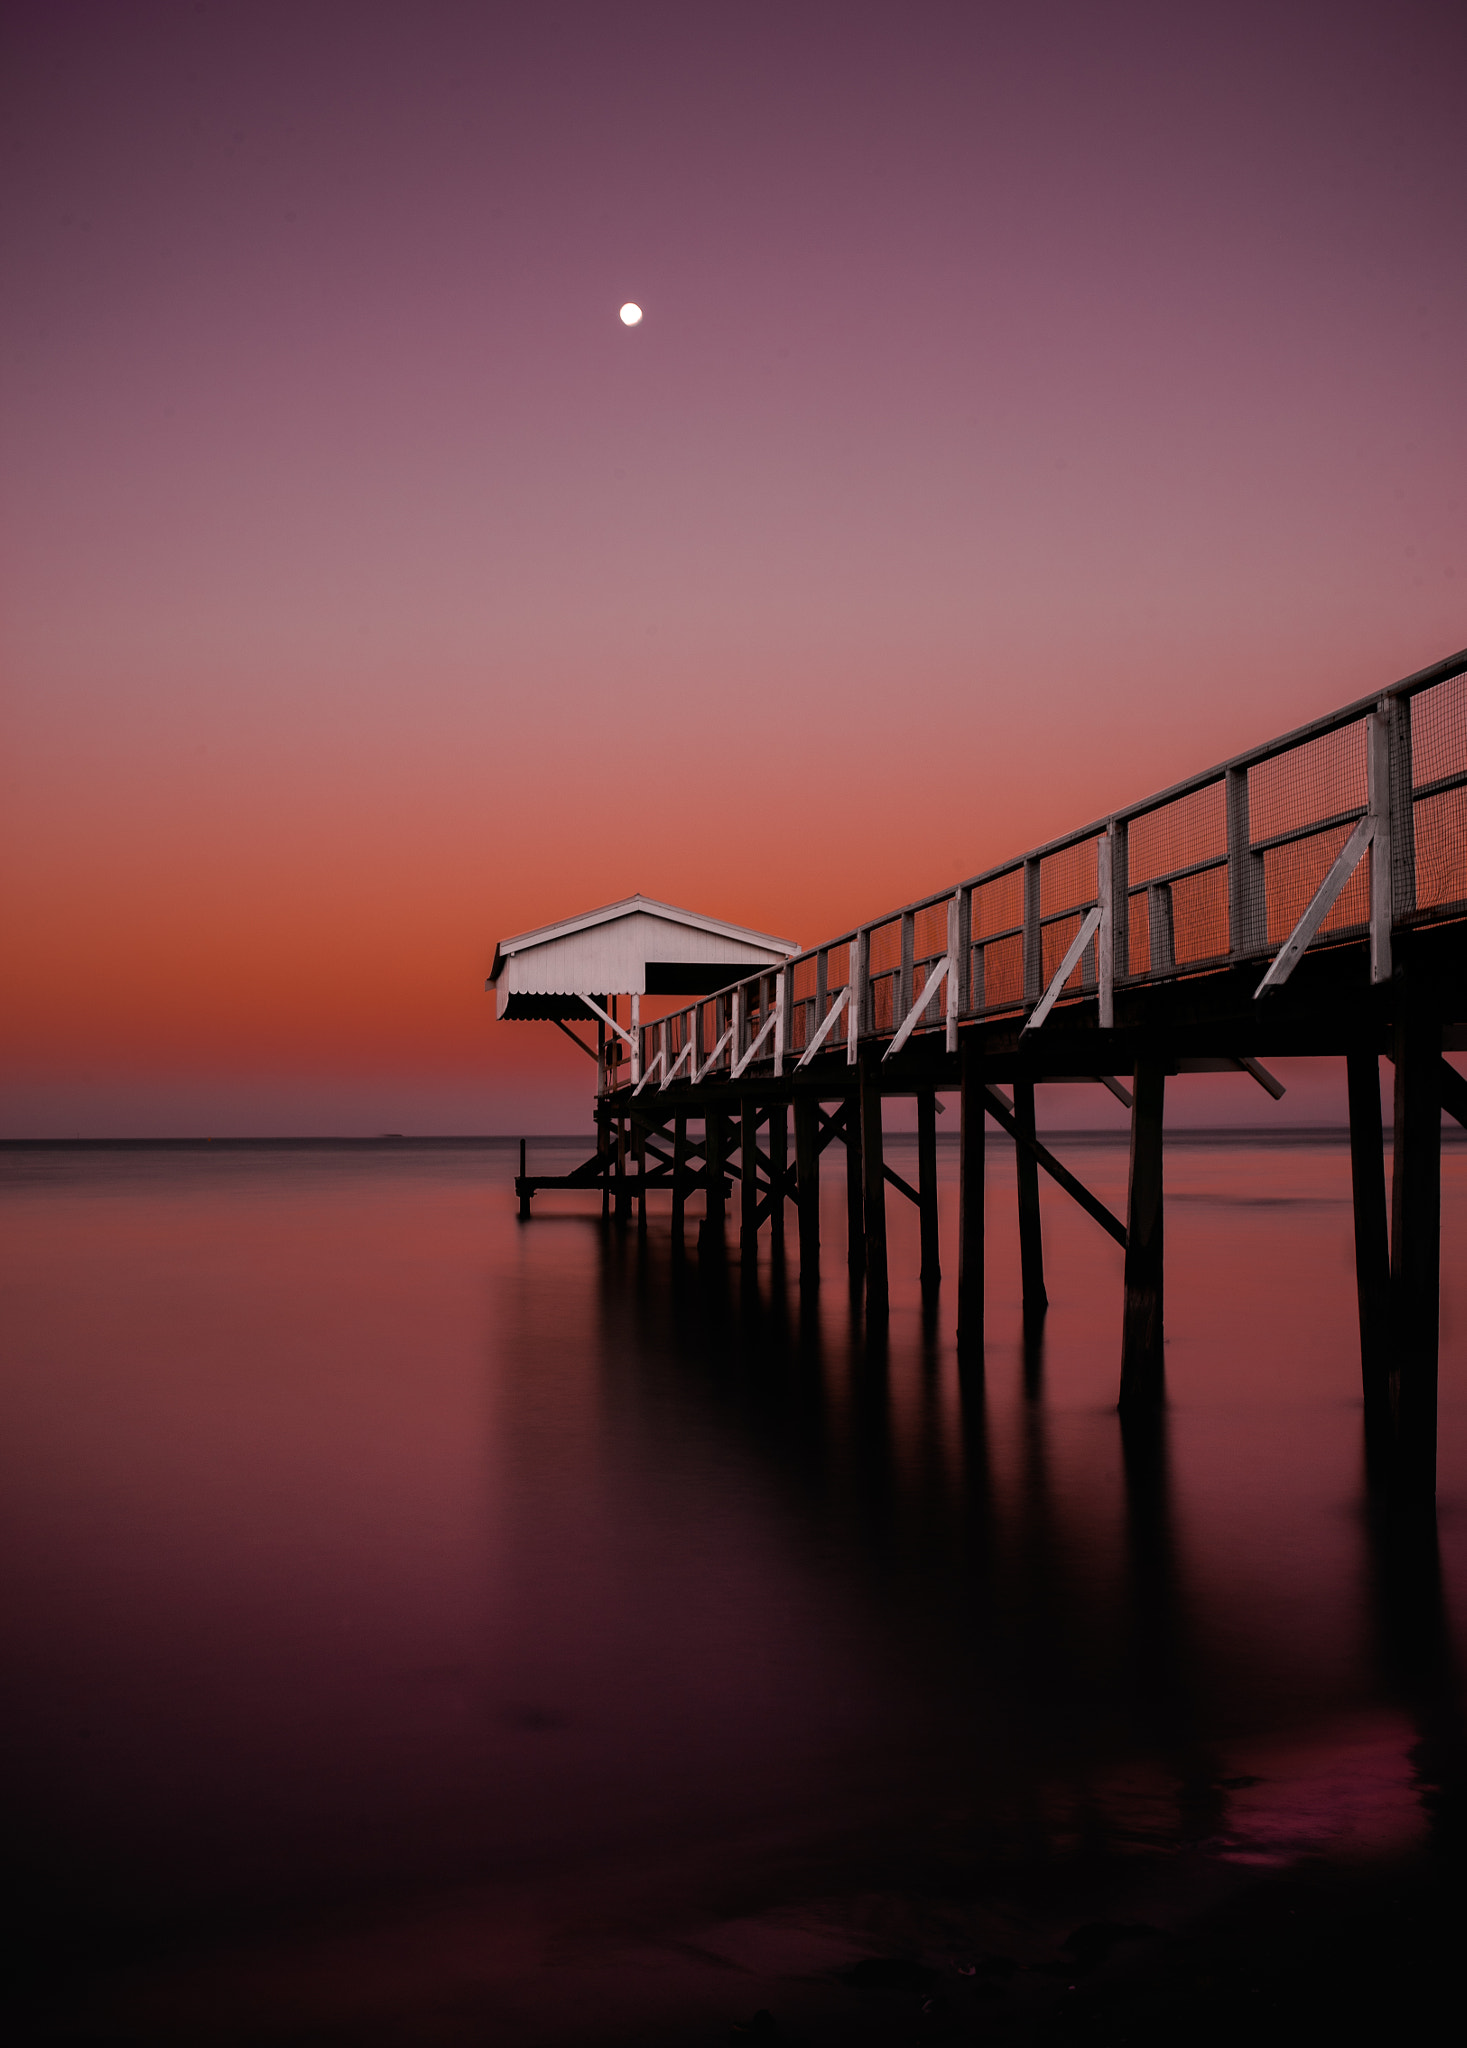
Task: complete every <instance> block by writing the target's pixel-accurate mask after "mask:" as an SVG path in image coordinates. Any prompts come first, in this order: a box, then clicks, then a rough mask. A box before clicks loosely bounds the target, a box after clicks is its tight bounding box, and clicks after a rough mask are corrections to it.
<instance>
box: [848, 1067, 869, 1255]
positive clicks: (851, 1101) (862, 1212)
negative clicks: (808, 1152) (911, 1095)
mask: <svg viewBox="0 0 1467 2048" xmlns="http://www.w3.org/2000/svg"><path fill="white" fill-rule="evenodd" d="M845 1139H846V1263H847V1264H848V1265H849V1267H850V1270H851V1278H852V1279H853V1280H854V1279H857V1278H859V1276H860V1275H861V1274H863V1273H864V1272H865V1270H866V1196H865V1180H864V1177H863V1175H862V1172H861V1091H860V1090H859V1088H858V1089H857V1090H856V1091H855V1093H854V1094H852V1095H850V1096H848V1097H847V1098H846V1126H845Z"/></svg>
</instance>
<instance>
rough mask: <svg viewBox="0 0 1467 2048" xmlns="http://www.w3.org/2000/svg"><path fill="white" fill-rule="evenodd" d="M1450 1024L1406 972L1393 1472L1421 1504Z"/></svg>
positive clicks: (1394, 1233) (1400, 1051)
mask: <svg viewBox="0 0 1467 2048" xmlns="http://www.w3.org/2000/svg"><path fill="white" fill-rule="evenodd" d="M1441 1054H1442V1027H1441V1018H1440V1015H1439V1013H1438V1011H1437V1009H1436V1007H1435V1005H1434V1003H1433V1002H1432V1000H1431V994H1430V991H1429V990H1425V989H1422V988H1420V987H1416V986H1413V985H1412V977H1411V975H1410V972H1409V970H1408V972H1407V974H1406V977H1405V983H1404V987H1403V989H1402V992H1401V997H1400V1003H1399V1007H1398V1009H1397V1012H1396V1094H1395V1119H1394V1122H1395V1129H1394V1143H1393V1159H1392V1173H1391V1320H1392V1323H1393V1325H1394V1328H1393V1333H1392V1343H1391V1352H1392V1365H1393V1368H1394V1373H1395V1383H1396V1467H1395V1478H1396V1482H1397V1485H1398V1487H1399V1490H1400V1492H1401V1494H1402V1496H1403V1497H1404V1498H1406V1499H1409V1500H1411V1501H1413V1502H1415V1503H1417V1504H1418V1505H1427V1504H1429V1503H1430V1502H1431V1501H1432V1500H1434V1499H1435V1497H1436V1404H1437V1385H1436V1382H1437V1345H1438V1338H1439V1334H1440V1324H1441V1148H1442V1091H1441Z"/></svg>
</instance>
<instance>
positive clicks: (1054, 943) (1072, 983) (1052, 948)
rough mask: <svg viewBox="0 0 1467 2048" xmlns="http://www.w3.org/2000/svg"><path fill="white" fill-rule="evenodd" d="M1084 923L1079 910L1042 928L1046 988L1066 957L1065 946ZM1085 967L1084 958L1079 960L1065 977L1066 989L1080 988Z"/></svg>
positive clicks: (1042, 953) (1042, 955) (1041, 949)
mask: <svg viewBox="0 0 1467 2048" xmlns="http://www.w3.org/2000/svg"><path fill="white" fill-rule="evenodd" d="M1083 923H1084V916H1083V913H1082V912H1080V911H1078V910H1077V911H1075V912H1074V913H1073V914H1072V915H1071V916H1069V917H1061V918H1057V919H1056V920H1055V922H1054V923H1053V924H1046V925H1044V926H1043V927H1042V928H1041V948H1040V951H1041V957H1042V959H1043V962H1044V974H1043V980H1044V986H1045V987H1046V988H1048V987H1049V984H1050V982H1051V981H1052V980H1053V979H1054V977H1055V975H1056V974H1057V973H1058V971H1059V965H1060V962H1061V961H1062V960H1063V959H1064V957H1065V948H1066V947H1067V946H1068V945H1069V943H1070V941H1071V939H1073V938H1074V936H1075V934H1076V932H1078V931H1079V929H1080V926H1081V925H1082V924H1083ZM1084 969H1085V962H1084V960H1080V961H1077V962H1076V964H1075V967H1074V969H1073V970H1072V971H1071V973H1070V974H1068V975H1067V976H1066V978H1065V989H1066V990H1072V991H1073V990H1078V989H1079V987H1080V985H1081V982H1082V980H1083V978H1084Z"/></svg>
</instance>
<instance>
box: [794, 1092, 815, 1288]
mask: <svg viewBox="0 0 1467 2048" xmlns="http://www.w3.org/2000/svg"><path fill="white" fill-rule="evenodd" d="M819 1126H820V1109H819V1104H818V1103H817V1102H816V1100H815V1097H814V1096H813V1095H797V1096H796V1097H795V1185H796V1190H797V1193H796V1200H797V1202H798V1205H799V1216H800V1285H801V1286H802V1287H813V1286H814V1284H815V1283H816V1281H817V1280H818V1279H819V1278H820V1129H819Z"/></svg>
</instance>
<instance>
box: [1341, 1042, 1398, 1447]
mask: <svg viewBox="0 0 1467 2048" xmlns="http://www.w3.org/2000/svg"><path fill="white" fill-rule="evenodd" d="M1345 1071H1346V1077H1347V1080H1348V1084H1349V1095H1350V1182H1351V1187H1352V1189H1353V1191H1354V1197H1355V1292H1356V1296H1357V1298H1358V1301H1359V1308H1360V1382H1361V1389H1362V1391H1363V1393H1364V1397H1365V1423H1366V1427H1367V1428H1368V1429H1369V1430H1370V1431H1371V1433H1372V1434H1373V1435H1374V1436H1376V1437H1379V1436H1380V1435H1381V1434H1382V1432H1388V1431H1389V1428H1390V1425H1391V1359H1390V1308H1391V1254H1390V1244H1389V1241H1388V1239H1387V1236H1386V1192H1385V1143H1384V1133H1383V1131H1382V1130H1381V1121H1380V1059H1379V1056H1378V1055H1377V1053H1376V1052H1375V1050H1374V1049H1373V1048H1372V1049H1371V1050H1369V1051H1364V1050H1362V1051H1359V1052H1352V1053H1349V1054H1348V1055H1347V1056H1346V1060H1345Z"/></svg>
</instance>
